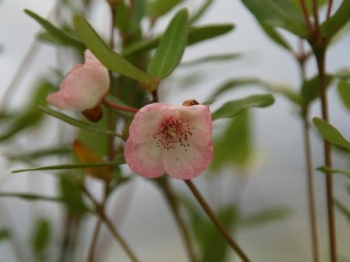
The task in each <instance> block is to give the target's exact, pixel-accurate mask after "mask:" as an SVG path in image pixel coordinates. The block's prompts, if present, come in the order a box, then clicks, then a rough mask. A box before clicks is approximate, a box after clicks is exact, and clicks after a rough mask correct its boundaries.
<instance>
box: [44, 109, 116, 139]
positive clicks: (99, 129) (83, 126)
mask: <svg viewBox="0 0 350 262" xmlns="http://www.w3.org/2000/svg"><path fill="white" fill-rule="evenodd" d="M39 109H40V110H41V111H43V112H45V113H46V114H48V115H50V116H53V117H55V118H58V119H60V120H62V121H63V122H65V123H67V124H70V125H72V126H75V127H79V128H81V129H84V130H87V131H90V132H94V133H101V134H107V135H113V136H117V137H120V138H122V137H121V135H119V134H116V133H115V132H114V131H112V130H108V129H104V128H102V127H100V126H97V125H94V124H90V123H87V122H84V121H80V120H77V119H75V118H72V117H70V116H67V115H65V114H62V113H60V112H58V111H55V110H52V109H51V108H48V107H43V106H39Z"/></svg>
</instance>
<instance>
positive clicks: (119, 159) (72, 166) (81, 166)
mask: <svg viewBox="0 0 350 262" xmlns="http://www.w3.org/2000/svg"><path fill="white" fill-rule="evenodd" d="M121 164H125V160H124V157H117V158H116V159H115V160H114V161H113V162H103V163H94V164H65V165H52V166H42V167H34V168H25V169H17V170H13V171H12V172H11V173H21V172H28V171H40V170H67V169H85V168H98V167H103V166H118V165H121Z"/></svg>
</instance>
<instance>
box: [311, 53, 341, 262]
mask: <svg viewBox="0 0 350 262" xmlns="http://www.w3.org/2000/svg"><path fill="white" fill-rule="evenodd" d="M314 54H315V57H316V62H317V68H318V75H319V86H320V96H321V111H322V119H323V120H324V121H326V122H329V116H328V98H327V79H326V69H325V60H326V48H325V47H323V48H322V47H321V48H318V49H315V50H314ZM323 141H324V162H325V166H326V167H328V168H332V153H331V145H330V143H329V142H328V141H327V140H325V139H324V140H323ZM325 176H326V197H327V216H328V235H329V244H330V259H331V261H332V262H336V261H337V245H336V229H335V213H334V207H333V176H332V174H329V173H327V174H325Z"/></svg>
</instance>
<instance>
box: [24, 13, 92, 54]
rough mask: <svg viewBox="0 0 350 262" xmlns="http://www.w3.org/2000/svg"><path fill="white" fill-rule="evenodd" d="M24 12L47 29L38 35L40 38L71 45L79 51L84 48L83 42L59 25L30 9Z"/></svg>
mask: <svg viewBox="0 0 350 262" xmlns="http://www.w3.org/2000/svg"><path fill="white" fill-rule="evenodd" d="M24 12H25V13H26V14H27V15H29V16H30V17H32V18H33V19H34V20H35V21H37V22H38V23H39V24H40V25H41V26H42V27H43V28H45V30H46V31H47V33H46V34H40V35H39V38H40V39H42V40H46V41H48V42H54V43H59V44H61V45H65V46H72V47H75V48H77V49H78V50H80V51H83V50H84V49H85V47H84V44H83V43H82V42H81V41H79V39H77V38H76V37H75V36H73V35H70V34H69V33H68V32H66V31H64V30H62V29H61V28H59V27H56V26H54V25H53V24H51V23H50V22H49V21H48V20H46V19H44V18H42V17H41V16H39V15H37V14H36V13H34V12H32V11H30V10H27V9H26V10H24Z"/></svg>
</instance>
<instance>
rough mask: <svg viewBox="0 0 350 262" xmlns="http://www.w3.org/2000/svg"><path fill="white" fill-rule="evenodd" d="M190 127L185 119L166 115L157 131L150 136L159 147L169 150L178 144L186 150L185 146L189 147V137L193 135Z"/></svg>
mask: <svg viewBox="0 0 350 262" xmlns="http://www.w3.org/2000/svg"><path fill="white" fill-rule="evenodd" d="M190 129H191V128H190V125H189V124H188V123H187V121H184V120H181V119H177V118H174V117H168V118H165V119H163V120H162V122H161V123H160V125H159V128H158V131H157V132H156V133H154V134H153V135H152V137H153V139H155V140H156V143H157V147H159V148H163V149H166V150H171V149H176V148H177V147H179V146H180V147H182V148H183V149H184V151H187V148H188V147H190V144H189V143H188V140H189V137H190V136H192V135H193V134H192V132H191V131H190Z"/></svg>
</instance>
